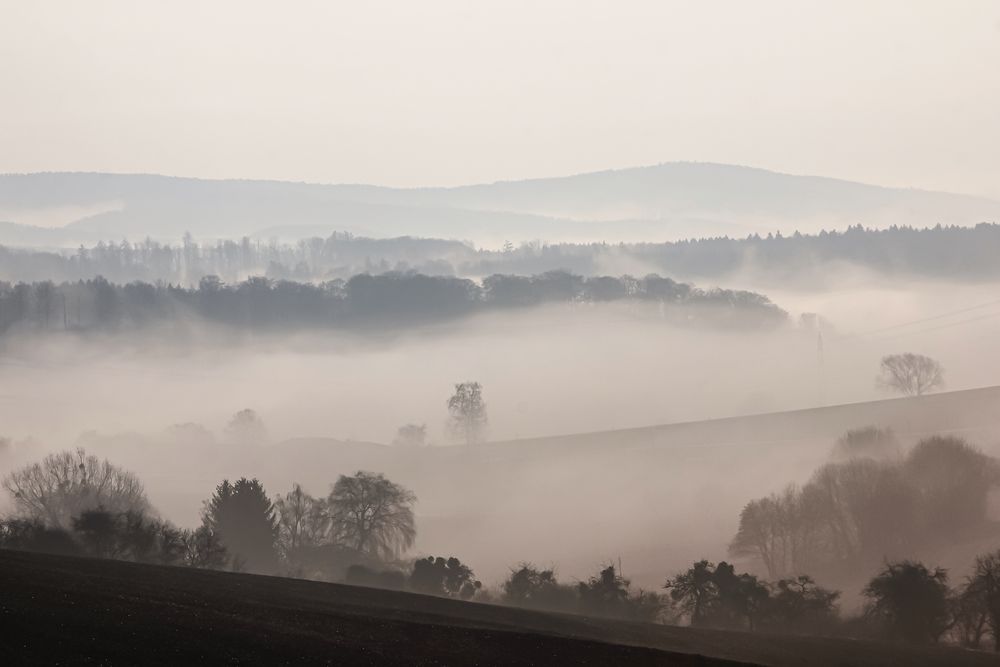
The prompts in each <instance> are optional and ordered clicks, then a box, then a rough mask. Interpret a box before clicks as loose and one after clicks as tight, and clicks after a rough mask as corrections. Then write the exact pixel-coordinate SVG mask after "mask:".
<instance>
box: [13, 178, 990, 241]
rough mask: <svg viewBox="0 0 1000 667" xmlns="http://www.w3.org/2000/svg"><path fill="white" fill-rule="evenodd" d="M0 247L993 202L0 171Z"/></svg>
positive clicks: (812, 188) (685, 230) (715, 231)
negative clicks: (63, 214)
mask: <svg viewBox="0 0 1000 667" xmlns="http://www.w3.org/2000/svg"><path fill="white" fill-rule="evenodd" d="M74 207H75V208H79V209H83V208H86V207H91V208H93V209H94V210H96V211H97V212H95V213H93V214H89V215H84V216H81V217H79V218H75V219H72V221H69V224H66V225H65V226H64V227H62V228H61V229H60V230H59V231H58V232H55V231H54V230H52V229H49V228H41V227H37V226H35V227H32V226H31V225H26V224H24V221H25V220H38V219H39V218H42V219H44V217H45V215H46V212H47V211H57V210H66V209H69V210H73V209H74ZM0 220H6V221H8V222H9V223H12V224H13V225H15V226H12V224H7V225H3V226H0V243H5V244H11V245H46V246H58V245H67V244H69V245H72V244H73V243H78V242H86V241H93V240H96V239H104V240H115V239H121V238H129V239H133V240H134V239H139V238H144V237H146V236H151V237H153V238H157V239H171V240H176V239H178V238H179V237H180V236H181V235H182V234H183V233H184V232H187V231H190V232H191V233H192V234H193V235H194V236H195V237H196V238H198V239H215V238H236V237H241V236H244V235H249V236H257V237H260V238H268V237H272V236H273V237H277V238H281V239H283V240H291V239H296V238H302V237H304V236H326V235H329V233H330V232H333V231H335V230H336V231H350V232H353V233H356V234H363V235H367V236H372V237H386V236H399V235H412V236H434V237H439V238H453V239H462V240H470V241H474V242H478V243H485V244H497V243H502V242H503V241H504V240H512V241H515V242H516V241H523V240H533V239H542V240H547V241H608V242H617V241H620V240H631V241H644V240H671V239H679V238H697V237H707V236H720V235H729V236H745V235H747V234H749V233H754V232H757V233H766V232H768V231H782V232H784V233H791V232H793V231H796V230H799V231H803V232H807V231H818V230H819V229H820V228H843V227H846V226H847V225H853V224H859V223H860V224H864V225H870V226H885V225H889V224H909V225H916V226H924V225H934V224H937V223H942V224H958V225H974V224H977V223H979V222H991V221H996V220H1000V202H997V201H994V200H991V199H986V198H983V197H975V196H968V195H956V194H949V193H942V192H932V191H925V190H911V189H900V188H884V187H879V186H874V185H866V184H863V183H855V182H851V181H843V180H838V179H832V178H823V177H816V176H796V175H789V174H781V173H777V172H773V171H767V170H764V169H758V168H753V167H740V166H733V165H722V164H711V163H687V162H671V163H664V164H660V165H656V166H651V167H635V168H630V169H621V170H612V171H601V172H593V173H586V174H579V175H575V176H565V177H557V178H540V179H530V180H521V181H500V182H496V183H490V184H482V185H469V186H460V187H448V188H389V187H381V186H373V185H323V184H310V183H297V182H285V181H266V180H204V179H195V178H183V177H172V176H157V175H149V174H102V173H37V174H21V175H18V174H9V175H0Z"/></svg>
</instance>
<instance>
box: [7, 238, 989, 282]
mask: <svg viewBox="0 0 1000 667" xmlns="http://www.w3.org/2000/svg"><path fill="white" fill-rule="evenodd" d="M998 252H1000V224H996V223H994V224H986V223H984V224H979V225H976V226H975V227H958V226H941V225H938V226H936V227H933V228H925V229H916V228H912V227H906V226H902V227H900V226H892V227H890V228H888V229H865V228H864V227H862V226H861V225H855V226H853V227H849V228H848V229H846V230H844V231H831V232H826V231H823V232H820V233H818V234H799V233H795V234H792V235H790V236H783V235H782V234H780V233H778V234H768V235H766V236H764V237H762V236H760V235H759V234H751V235H749V236H747V237H744V238H728V237H720V238H706V239H691V240H682V241H675V242H665V243H614V244H609V243H586V244H575V243H558V244H543V243H539V242H532V243H522V244H521V245H520V246H517V247H515V246H514V245H513V244H506V245H505V246H504V248H502V249H498V250H485V249H478V250H477V249H476V248H474V247H472V246H470V245H467V244H464V243H461V242H457V241H446V240H441V239H422V238H411V237H400V238H392V239H371V238H364V237H357V236H353V235H351V234H350V233H344V232H341V233H333V234H332V235H330V236H329V237H327V238H318V237H317V238H310V239H303V240H301V241H299V242H298V243H296V244H279V243H277V242H275V241H270V242H261V241H260V240H256V239H250V238H247V237H244V238H242V239H240V240H238V241H236V240H223V241H217V242H215V243H212V244H198V243H197V242H195V240H194V239H192V238H191V237H190V236H189V235H188V236H185V238H184V239H183V241H182V242H181V243H179V244H176V245H170V244H161V243H158V242H156V241H152V240H149V239H147V240H145V241H142V242H139V243H129V242H128V241H121V242H119V243H113V242H112V243H105V242H102V243H98V244H97V245H94V246H92V247H89V248H85V247H82V246H81V247H80V248H79V249H77V250H76V252H74V253H71V254H67V253H56V252H47V251H31V250H15V249H9V248H3V247H0V278H7V279H11V278H15V277H16V278H18V279H22V280H38V281H42V280H55V281H57V282H58V281H77V280H90V279H93V278H94V277H96V276H99V275H103V276H106V277H107V278H108V279H109V280H112V281H114V282H119V283H129V282H132V281H136V280H140V281H145V282H150V283H155V282H160V281H162V282H166V283H174V284H181V285H193V284H196V283H197V282H198V281H199V280H200V279H201V278H203V277H205V276H210V275H217V276H219V277H220V278H221V279H222V280H224V281H226V282H233V283H234V282H239V281H241V280H244V279H246V278H247V277H248V276H253V275H259V276H266V277H268V278H271V279H274V280H298V281H306V282H318V281H324V280H333V279H342V280H346V279H348V278H349V277H351V276H353V275H355V274H358V273H384V272H387V271H398V272H408V271H419V272H420V273H424V274H427V275H443V276H454V275H457V276H485V275H490V274H494V273H505V274H540V273H544V272H546V271H551V270H552V269H553V268H555V267H562V268H565V269H567V270H570V271H573V272H575V273H580V274H582V275H588V276H590V275H595V274H597V273H598V272H599V267H601V266H604V265H606V264H607V263H608V262H609V261H612V260H614V261H621V260H622V259H625V260H633V261H634V262H636V263H639V262H641V263H642V265H644V266H650V267H654V268H655V270H658V271H661V272H664V273H668V274H671V275H680V276H690V277H694V278H710V279H713V278H720V277H724V276H729V275H732V274H733V273H735V272H738V271H740V270H741V269H746V268H748V266H749V267H752V268H755V269H757V270H761V271H765V272H772V273H780V274H782V275H799V276H802V275H808V274H811V273H812V272H815V271H817V270H819V271H822V270H823V265H824V264H825V263H834V262H836V263H839V264H845V263H849V264H855V265H858V266H862V267H865V268H868V269H872V270H876V271H882V272H886V273H901V274H904V275H914V276H944V277H948V278H955V277H965V278H990V277H995V276H996V275H997V272H998V269H997V267H996V263H995V262H994V261H993V258H994V257H995V256H996V255H997V253H998Z"/></svg>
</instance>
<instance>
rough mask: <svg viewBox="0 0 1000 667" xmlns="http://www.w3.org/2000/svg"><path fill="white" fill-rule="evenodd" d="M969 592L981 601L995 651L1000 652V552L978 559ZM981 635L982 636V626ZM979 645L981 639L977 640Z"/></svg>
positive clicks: (981, 607) (980, 606)
mask: <svg viewBox="0 0 1000 667" xmlns="http://www.w3.org/2000/svg"><path fill="white" fill-rule="evenodd" d="M967 590H968V591H970V592H972V593H973V595H974V596H975V597H976V598H978V600H979V605H978V606H979V608H980V610H981V612H982V614H983V616H984V617H985V618H984V619H983V620H985V622H986V624H987V625H988V626H989V630H990V634H991V635H993V650H994V651H996V652H1000V551H994V552H993V553H989V554H986V555H984V556H979V557H978V558H976V569H975V571H974V572H973V574H972V577H971V578H970V580H969V584H968V587H967ZM979 635H980V636H981V635H982V625H981V624H980V632H979ZM976 639H977V643H978V639H979V637H977V638H976Z"/></svg>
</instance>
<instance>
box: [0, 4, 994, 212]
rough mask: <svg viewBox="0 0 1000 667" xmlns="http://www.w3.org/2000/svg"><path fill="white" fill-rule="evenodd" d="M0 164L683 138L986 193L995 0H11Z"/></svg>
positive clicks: (229, 171) (89, 164)
mask: <svg viewBox="0 0 1000 667" xmlns="http://www.w3.org/2000/svg"><path fill="white" fill-rule="evenodd" d="M0 16H2V17H3V20H2V21H0V91H2V98H0V100H2V104H0V172H6V173H10V172H34V171H112V172H152V173H163V174H170V175H183V176H198V177H209V178H269V179H282V180H303V181H312V182H351V183H359V182H363V183H377V184H383V185H393V186H419V185H458V184H467V183H476V182H488V181H495V180H511V179H520V178H529V177H541V176H558V175H566V174H572V173H580V172H586V171H596V170H602V169H608V168H621V167H630V166H639V165H647V164H656V163H660V162H670V161H675V160H690V161H709V162H723V163H733V164H743V165H751V166H758V167H764V168H768V169H774V170H776V171H783V172H789V173H802V174H815V175H824V176H834V177H840V178H847V179H851V180H859V181H865V182H871V183H877V184H881V185H891V186H904V187H920V188H927V189H938V190H948V191H954V192H963V193H972V194H981V195H986V196H991V197H995V198H1000V75H998V72H1000V2H997V1H995V0H953V1H952V2H940V1H938V0H899V1H895V0H864V1H853V0H842V1H840V2H819V1H813V0H787V1H786V0H757V1H755V2H752V3H751V2H745V1H740V0H732V1H731V2H721V1H718V0H702V1H698V2H695V1H693V0H692V1H690V2H683V1H666V0H655V1H639V0H608V1H605V0H594V1H588V0H547V1H546V0H532V1H522V0H497V1H493V0H483V1H474V0H423V1H422V2H419V3H418V2H411V1H408V0H402V1H398V2H386V1H382V0H366V1H365V2H335V1H331V0H327V1H322V2H307V1H304V0H303V1H290V2H282V3H278V2H259V1H251V0H213V1H212V2H188V1H186V0H179V1H172V2H169V3H167V2H147V1H143V0H113V1H102V0H90V1H88V2H76V1H72V0H70V1H64V2H50V1H47V0H32V1H30V2H29V1H28V0H0Z"/></svg>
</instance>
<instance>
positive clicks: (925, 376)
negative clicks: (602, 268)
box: [878, 352, 944, 396]
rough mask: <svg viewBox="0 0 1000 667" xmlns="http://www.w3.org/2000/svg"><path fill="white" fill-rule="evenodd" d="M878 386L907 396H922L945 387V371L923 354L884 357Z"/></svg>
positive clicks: (910, 353) (909, 353)
mask: <svg viewBox="0 0 1000 667" xmlns="http://www.w3.org/2000/svg"><path fill="white" fill-rule="evenodd" d="M878 384H880V385H881V386H883V387H885V388H887V389H890V390H892V391H897V392H899V393H901V394H905V395H907V396H922V395H924V394H926V393H927V392H929V391H932V390H934V389H939V388H940V387H943V386H944V369H943V368H942V367H941V364H940V363H938V362H937V361H935V360H934V359H931V358H930V357H925V356H924V355H922V354H913V353H912V352H907V353H905V354H890V355H888V356H885V357H882V362H881V365H880V373H879V377H878Z"/></svg>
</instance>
